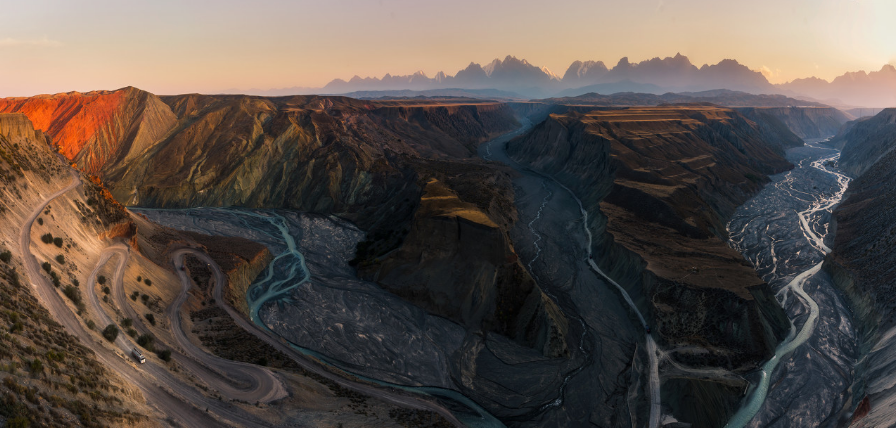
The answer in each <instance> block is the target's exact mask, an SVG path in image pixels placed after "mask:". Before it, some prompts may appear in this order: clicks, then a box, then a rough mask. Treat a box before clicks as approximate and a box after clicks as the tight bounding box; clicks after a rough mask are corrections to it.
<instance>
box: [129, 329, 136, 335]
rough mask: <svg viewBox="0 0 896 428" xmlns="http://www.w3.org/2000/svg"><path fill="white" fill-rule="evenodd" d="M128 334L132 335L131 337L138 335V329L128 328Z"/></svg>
mask: <svg viewBox="0 0 896 428" xmlns="http://www.w3.org/2000/svg"><path fill="white" fill-rule="evenodd" d="M128 336H131V337H137V330H134V329H132V328H129V329H128Z"/></svg>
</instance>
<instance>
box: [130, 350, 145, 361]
mask: <svg viewBox="0 0 896 428" xmlns="http://www.w3.org/2000/svg"><path fill="white" fill-rule="evenodd" d="M131 355H133V356H134V359H135V360H137V362H138V363H140V364H143V363H145V362H146V357H144V356H143V353H142V352H140V350H139V349H137V348H134V350H133V351H131Z"/></svg>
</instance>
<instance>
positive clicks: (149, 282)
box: [143, 278, 152, 287]
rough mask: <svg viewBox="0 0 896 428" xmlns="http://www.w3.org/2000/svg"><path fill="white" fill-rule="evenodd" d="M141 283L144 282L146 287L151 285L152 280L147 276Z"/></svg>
mask: <svg viewBox="0 0 896 428" xmlns="http://www.w3.org/2000/svg"><path fill="white" fill-rule="evenodd" d="M143 283H144V284H146V286H147V287H152V281H150V280H149V278H146V279H144V280H143Z"/></svg>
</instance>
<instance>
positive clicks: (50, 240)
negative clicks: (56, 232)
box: [40, 233, 53, 244]
mask: <svg viewBox="0 0 896 428" xmlns="http://www.w3.org/2000/svg"><path fill="white" fill-rule="evenodd" d="M40 240H41V241H43V243H44V244H52V243H53V234H52V233H46V234H44V235H41V237H40Z"/></svg>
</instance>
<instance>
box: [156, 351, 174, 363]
mask: <svg viewBox="0 0 896 428" xmlns="http://www.w3.org/2000/svg"><path fill="white" fill-rule="evenodd" d="M156 355H158V356H159V358H161V359H162V361H171V350H170V349H166V350H164V351H159V352H157V353H156Z"/></svg>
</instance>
